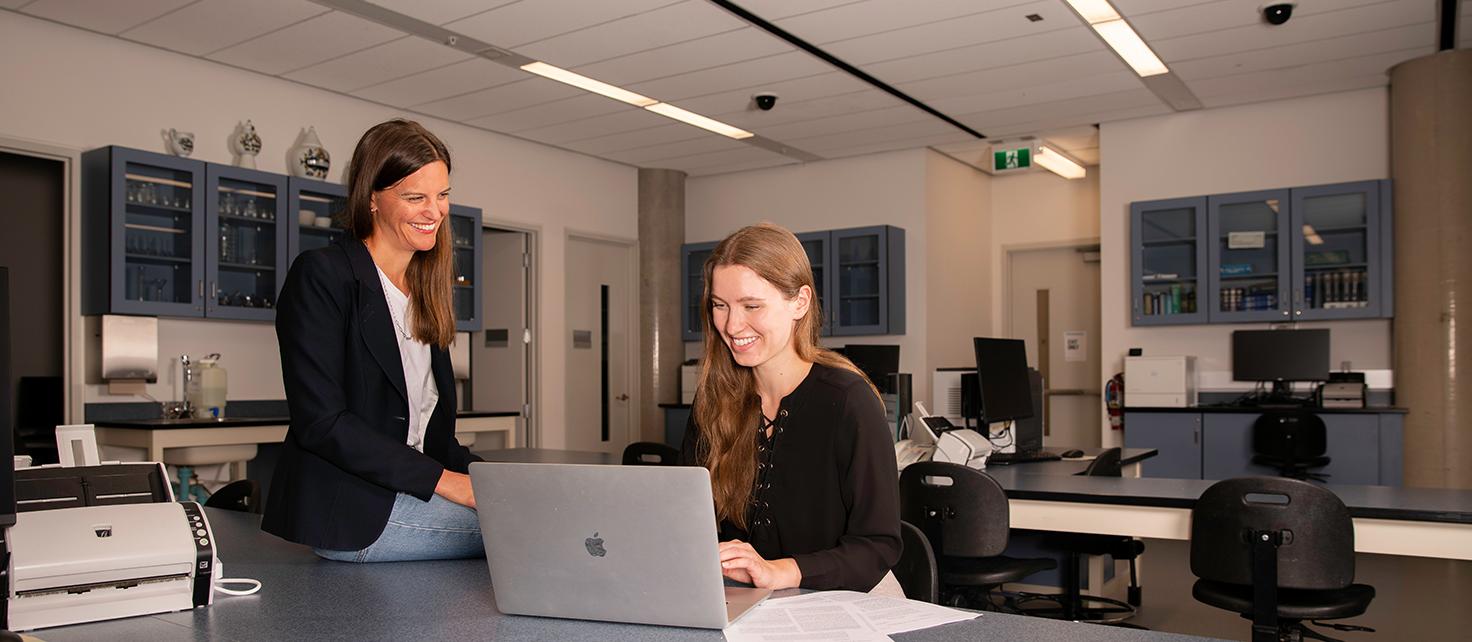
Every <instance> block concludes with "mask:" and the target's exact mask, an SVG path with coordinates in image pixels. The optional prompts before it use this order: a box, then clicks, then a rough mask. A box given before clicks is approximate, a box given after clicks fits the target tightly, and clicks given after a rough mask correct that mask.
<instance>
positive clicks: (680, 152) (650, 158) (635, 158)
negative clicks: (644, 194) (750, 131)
mask: <svg viewBox="0 0 1472 642" xmlns="http://www.w3.org/2000/svg"><path fill="white" fill-rule="evenodd" d="M749 147H751V146H750V145H747V144H746V143H743V142H740V141H736V140H731V139H730V138H726V137H725V136H702V137H700V138H693V139H690V140H685V141H679V142H675V143H667V144H663V145H650V146H648V147H640V148H638V149H630V150H625V151H621V152H609V153H606V154H604V156H605V157H607V158H611V159H613V160H616V161H621V162H624V163H629V164H630V165H659V164H660V161H663V160H666V159H677V158H683V157H686V156H691V155H694V154H705V153H709V152H718V151H725V150H733V149H746V148H749Z"/></svg>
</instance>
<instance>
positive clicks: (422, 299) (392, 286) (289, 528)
mask: <svg viewBox="0 0 1472 642" xmlns="http://www.w3.org/2000/svg"><path fill="white" fill-rule="evenodd" d="M449 196H450V154H449V151H448V150H446V149H445V145H444V143H442V142H440V140H439V139H438V138H436V137H435V135H434V134H431V133H430V132H429V131H428V130H426V129H424V128H423V127H421V126H420V125H419V124H418V123H415V122H412V121H407V120H391V121H388V122H385V123H381V124H378V125H375V126H374V127H373V128H372V129H369V130H368V131H367V133H365V134H363V138H362V139H361V140H359V141H358V146H357V149H355V150H353V160H352V164H351V165H350V166H349V168H348V202H347V211H346V212H345V214H344V215H343V216H344V217H345V223H346V226H347V229H348V234H349V235H350V236H351V237H352V238H349V239H345V240H343V241H341V242H339V243H335V244H333V245H331V246H328V247H326V248H322V249H318V250H312V251H310V252H305V253H303V254H302V255H301V256H299V257H297V259H296V261H295V262H293V264H292V266H291V272H290V273H289V274H288V275H287V277H286V285H285V287H283V288H282V290H281V300H280V303H279V305H278V307H277V310H276V337H277V340H278V341H279V342H280V344H281V374H282V379H283V381H284V382H285V384H286V401H287V404H288V406H290V409H291V427H290V429H289V430H288V431H287V433H286V441H285V443H283V444H282V450H281V459H280V461H279V462H278V463H277V466H276V475H275V477H274V478H273V479H272V481H271V492H270V496H269V497H268V499H267V503H266V515H265V517H264V519H263V520H262V522H261V528H262V529H264V530H265V531H267V532H269V533H273V534H275V535H278V536H280V537H283V538H285V539H288V540H291V541H293V542H298V543H301V544H306V545H308V546H311V547H312V548H313V549H314V550H315V551H316V553H317V554H318V555H320V556H322V557H324V558H327V559H332V560H340V561H353V562H381V561H384V562H386V561H397V560H419V559H447V558H460V557H475V556H480V555H483V554H484V550H483V548H482V541H481V537H480V528H479V523H478V521H477V519H476V514H475V510H474V508H475V496H474V495H473V494H472V493H471V489H470V477H469V476H468V475H466V469H467V467H468V466H469V464H470V462H471V461H476V460H478V458H477V457H475V456H474V455H472V454H470V452H469V451H468V450H466V449H465V447H464V446H461V445H460V444H459V443H458V442H456V441H455V434H454V433H455V408H456V406H457V404H456V403H455V382H454V376H453V374H452V371H451V369H450V356H449V353H448V352H447V348H448V347H449V345H450V342H451V341H453V340H454V338H455V320H454V313H453V311H452V308H451V303H450V296H451V292H450V285H451V271H452V266H451V256H450V253H451V247H450V246H451V243H450V227H449V226H448V225H446V224H445V223H446V218H447V217H448V215H449V207H450V201H449Z"/></svg>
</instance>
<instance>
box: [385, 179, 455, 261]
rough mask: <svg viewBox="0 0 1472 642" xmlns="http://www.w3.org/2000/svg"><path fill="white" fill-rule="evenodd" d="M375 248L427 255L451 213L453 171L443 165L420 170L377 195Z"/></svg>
mask: <svg viewBox="0 0 1472 642" xmlns="http://www.w3.org/2000/svg"><path fill="white" fill-rule="evenodd" d="M372 204H373V209H374V213H373V236H374V237H375V238H374V243H375V245H379V244H383V245H387V246H389V247H392V248H395V249H399V250H404V251H409V252H423V251H427V250H431V249H434V243H435V238H436V236H437V235H436V233H437V232H438V231H439V228H440V225H442V224H443V223H444V221H445V217H446V216H448V215H449V213H450V170H449V168H448V167H446V166H445V163H444V162H442V161H434V162H431V163H428V164H426V165H425V166H423V167H420V168H419V169H418V170H416V171H415V172H414V173H413V174H410V175H408V176H405V177H404V179H403V180H401V181H399V182H398V183H396V184H394V185H392V186H390V187H389V188H388V189H384V190H379V191H377V192H374V193H373V198H372Z"/></svg>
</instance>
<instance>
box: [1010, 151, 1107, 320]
mask: <svg viewBox="0 0 1472 642" xmlns="http://www.w3.org/2000/svg"><path fill="white" fill-rule="evenodd" d="M991 191H992V197H991V210H992V215H991V220H992V225H991V238H992V243H991V245H992V246H993V247H994V248H996V251H995V255H994V256H993V257H992V260H991V274H992V328H993V329H994V330H995V331H996V336H1002V335H1004V334H1006V333H1007V330H1008V329H1007V319H1008V310H1007V309H1006V305H1007V304H1006V301H1007V283H1006V280H1007V278H1008V274H1007V271H1006V269H1005V267H1004V266H1005V264H1006V261H1007V252H1008V250H1024V249H1037V248H1043V247H1059V246H1061V245H1064V244H1069V245H1073V244H1084V243H1088V242H1091V241H1097V240H1098V238H1099V168H1098V167H1089V168H1088V175H1087V176H1085V177H1084V178H1080V179H1076V180H1068V179H1066V178H1063V177H1061V176H1059V175H1057V174H1054V173H1053V172H1049V171H1046V170H1039V171H1035V172H1031V173H1028V174H1016V175H1004V176H998V177H994V178H993V179H992V190H991Z"/></svg>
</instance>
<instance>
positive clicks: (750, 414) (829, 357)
mask: <svg viewBox="0 0 1472 642" xmlns="http://www.w3.org/2000/svg"><path fill="white" fill-rule="evenodd" d="M723 265H741V266H745V267H747V268H749V269H750V270H751V271H753V272H756V274H757V276H760V277H762V279H764V280H766V281H767V282H768V283H771V284H772V286H773V287H775V288H777V291H779V292H781V293H782V296H783V297H785V298H787V299H788V300H791V299H792V298H794V297H796V296H797V294H798V292H799V291H800V290H801V289H802V287H803V286H807V287H808V289H809V290H810V291H811V292H812V293H813V294H812V305H811V306H810V307H809V308H808V313H807V314H806V315H804V316H803V318H801V319H798V320H797V321H795V322H794V327H793V329H792V346H793V348H795V349H796V351H797V356H798V358H800V359H802V360H803V361H808V362H812V363H818V364H822V365H825V366H828V367H830V368H842V369H844V370H848V371H851V372H853V373H855V374H858V375H859V376H860V377H863V376H864V373H863V372H862V371H860V370H859V369H858V368H857V367H855V366H854V364H853V363H852V362H850V361H849V360H848V359H845V358H844V357H843V356H842V355H840V354H838V353H836V352H833V351H832V350H828V349H826V348H824V347H822V346H820V345H818V329H819V328H820V327H821V326H822V318H823V314H822V310H820V309H819V307H818V296H817V292H818V290H817V288H816V286H815V284H814V283H813V267H812V265H810V264H808V255H807V252H805V251H803V249H802V243H800V242H799V241H798V240H797V237H796V236H793V235H792V232H789V231H787V229H786V228H783V227H781V226H778V225H775V224H772V223H758V224H756V225H752V226H750V227H744V228H741V229H739V230H737V231H736V232H735V233H734V234H732V235H730V236H728V237H726V239H725V240H723V241H721V242H720V244H719V245H717V246H716V249H715V250H714V251H713V252H712V253H711V255H710V258H709V259H706V261H705V295H704V298H702V299H701V310H700V314H701V318H702V319H704V321H705V358H704V359H702V360H701V366H700V382H699V383H698V384H697V386H696V392H695V409H694V413H695V424H696V425H697V426H698V427H699V430H700V437H701V439H700V447H699V451H698V456H699V460H700V463H701V465H702V466H705V467H706V468H707V469H709V470H710V480H711V492H712V494H713V495H714V496H715V502H716V518H717V519H720V520H726V521H728V522H730V523H732V524H735V525H736V526H738V527H740V528H746V513H747V504H748V503H749V502H750V501H751V490H752V485H753V484H754V483H755V482H756V464H757V461H756V439H755V437H754V431H755V430H756V427H757V426H758V425H760V424H759V423H758V422H759V419H758V415H759V414H760V413H761V397H760V395H758V394H757V391H756V376H755V375H754V374H753V373H752V370H751V368H747V367H745V366H742V365H740V364H737V363H736V359H735V357H732V356H731V349H730V348H729V347H728V346H727V345H726V342H725V340H724V339H722V338H721V333H720V329H719V328H717V327H716V325H715V321H714V319H713V317H712V316H711V303H712V300H711V277H712V275H713V274H714V273H715V269H716V268H717V267H719V266H723ZM865 381H868V379H867V378H866V379H865ZM869 387H870V388H871V389H873V388H874V384H873V383H872V382H870V383H869ZM874 395H875V396H878V395H879V391H878V390H875V391H874Z"/></svg>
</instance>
